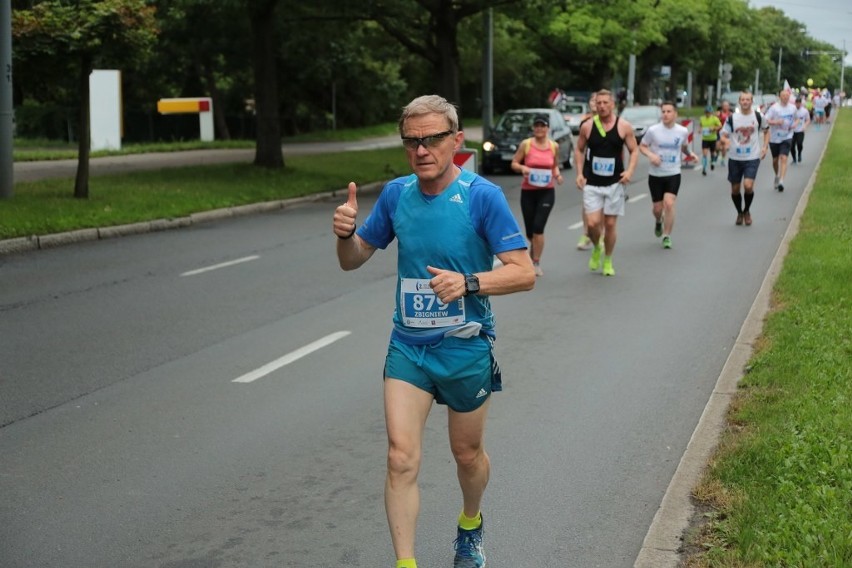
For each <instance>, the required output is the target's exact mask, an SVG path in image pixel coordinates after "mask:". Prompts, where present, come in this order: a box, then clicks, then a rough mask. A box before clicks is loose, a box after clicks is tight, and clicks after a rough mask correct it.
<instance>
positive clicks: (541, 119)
mask: <svg viewBox="0 0 852 568" xmlns="http://www.w3.org/2000/svg"><path fill="white" fill-rule="evenodd" d="M539 123H541V124H544V125H545V126H550V117H549V116H547V115H546V114H537V115H535V118H534V119H533V124H539Z"/></svg>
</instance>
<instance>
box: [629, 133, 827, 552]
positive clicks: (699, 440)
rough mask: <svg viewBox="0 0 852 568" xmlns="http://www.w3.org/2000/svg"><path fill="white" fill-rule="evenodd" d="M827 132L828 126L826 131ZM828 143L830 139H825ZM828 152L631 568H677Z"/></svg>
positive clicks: (798, 206)
mask: <svg viewBox="0 0 852 568" xmlns="http://www.w3.org/2000/svg"><path fill="white" fill-rule="evenodd" d="M832 128H833V125H832ZM829 139H831V133H829ZM827 149H828V143H826V144H825V146H823V149H822V153H821V154H820V156H819V160H817V166H816V167H815V168H814V172H813V174H811V177H810V179H809V180H808V183H807V185H806V186H805V190H804V191H803V192H802V197H801V198H800V199H799V203H798V204H797V205H796V210H795V211H794V212H793V217H792V219H790V225H789V226H788V227H787V231H786V232H785V233H784V237H783V238H782V239H781V243H780V244H779V245H778V250H777V251H776V252H775V256H774V257H773V259H772V263H771V264H770V265H769V269H768V270H767V272H766V276H765V277H764V279H763V283H762V284H761V286H760V290H758V292H757V296H756V297H755V299H754V303H752V305H751V309H750V310H749V312H748V315H747V316H746V319H745V321H744V322H743V325H742V327H741V328H740V332H739V334H738V335H737V339H736V341H735V342H734V346H733V348H732V349H731V353H730V354H729V355H728V359H727V360H726V361H725V365H724V367H722V372H721V374H720V375H719V378H718V379H717V381H716V386H715V387H714V389H713V393H712V394H711V395H710V399H709V400H708V401H707V405H706V406H705V407H704V412H702V413H701V418H700V419H699V420H698V425H697V426H696V427H695V430H694V431H693V433H692V437H691V438H690V440H689V443H688V444H687V446H686V451H684V453H683V456H681V460H680V463H679V464H678V467H677V470H675V474H674V476H673V477H672V480H671V482H670V483H669V486H668V488H667V489H666V493H665V495H664V496H663V500H662V502H661V503H660V508H659V509H657V512H656V514H655V515H654V519H653V521H651V526H650V527H649V529H648V532H647V534H646V535H645V540H644V541H643V543H642V548H641V549H640V550H639V555H638V556H637V557H636V561H635V563H634V564H633V567H634V568H678V566H680V564H681V557H680V553H681V548H682V546H683V539H684V533H685V531H686V530H687V529H688V528H689V524H690V521H691V519H692V516H693V515H694V513H695V508H694V507H693V505H692V490H693V489H694V488H695V486H696V485H698V483H699V482H700V481H701V477H702V475H703V474H704V471H705V468H706V465H707V463H708V462H709V461H710V458H711V457H712V455H713V452H715V451H716V447H717V446H718V443H719V438H720V436H721V434H722V431H723V430H724V429H725V427H726V425H727V413H728V408H729V406H730V403H731V399H732V398H733V397H734V395H735V394H736V392H737V385H738V383H739V381H740V379H741V378H742V377H743V371H744V369H745V367H746V365H747V364H748V362H749V360H750V359H751V357H752V354H753V353H754V342H755V341H756V340H757V338H758V337H760V334H761V333H762V332H763V322H764V320H765V319H766V315H767V314H768V313H769V311H770V309H771V307H772V306H771V300H772V290H773V288H774V287H775V282H776V281H777V280H778V275H779V274H780V273H781V269H782V268H783V266H784V259H785V257H786V256H787V251H788V250H789V248H790V241H792V240H793V238H794V237H795V236H796V234H798V232H799V223H800V221H801V218H802V214H803V213H804V211H805V209H806V208H807V205H808V199H809V198H810V195H811V191H812V190H813V186H814V181H815V180H816V176H817V173H818V172H819V164H820V163H821V162H822V158H823V156H825V152H826V150H827Z"/></svg>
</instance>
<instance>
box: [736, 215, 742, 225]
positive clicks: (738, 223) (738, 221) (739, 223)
mask: <svg viewBox="0 0 852 568" xmlns="http://www.w3.org/2000/svg"><path fill="white" fill-rule="evenodd" d="M742 224H743V214H742V213H737V225H742Z"/></svg>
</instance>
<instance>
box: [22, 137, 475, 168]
mask: <svg viewBox="0 0 852 568" xmlns="http://www.w3.org/2000/svg"><path fill="white" fill-rule="evenodd" d="M465 132H466V134H467V137H468V138H469V139H472V140H481V139H482V128H481V127H478V126H474V127H471V128H469V129H467V130H466V131H465ZM393 147H400V148H402V145H401V144H400V141H399V136H397V135H392V136H383V137H380V138H367V139H364V140H358V141H352V142H308V143H296V144H282V145H281V148H282V150H283V151H284V159H285V160H286V159H287V156H305V155H309V154H325V153H332V152H357V151H359V150H376V149H379V148H393ZM254 155H255V150H254V148H249V149H242V150H187V151H184V152H153V153H149V154H130V155H126V156H107V157H102V158H92V159H91V160H89V173H90V175H92V176H98V175H109V174H121V173H125V172H132V171H142V170H158V169H163V168H180V167H185V166H203V165H207V164H224V163H234V162H246V163H248V162H251V161H252V160H254ZM76 173H77V160H47V161H42V162H15V164H14V180H15V182H22V181H37V180H40V179H49V178H61V177H67V178H73V177H74V176H75V175H76Z"/></svg>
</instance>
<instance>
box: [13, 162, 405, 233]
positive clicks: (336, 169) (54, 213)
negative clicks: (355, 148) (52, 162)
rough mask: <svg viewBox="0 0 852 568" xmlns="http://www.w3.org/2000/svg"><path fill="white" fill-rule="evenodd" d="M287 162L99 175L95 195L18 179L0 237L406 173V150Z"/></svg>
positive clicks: (60, 183)
mask: <svg viewBox="0 0 852 568" xmlns="http://www.w3.org/2000/svg"><path fill="white" fill-rule="evenodd" d="M285 159H286V168H284V169H282V170H269V169H265V168H258V167H255V166H253V165H251V164H222V165H216V166H197V167H187V168H168V169H163V170H157V171H146V172H141V171H140V172H133V173H129V174H121V175H106V176H93V177H92V178H91V179H90V180H89V198H88V199H75V198H74V196H73V194H74V180H73V179H50V180H42V181H37V182H21V183H17V184H15V192H14V195H13V196H12V198H10V199H5V200H0V239H9V238H14V237H27V236H30V235H47V234H52V233H59V232H63V231H71V230H76V229H85V228H93V227H110V226H115V225H122V224H126V223H135V222H140V221H151V220H154V219H174V218H178V217H185V216H187V215H189V214H191V213H198V212H202V211H209V210H212V209H219V208H224V207H233V206H238V205H246V204H250V203H260V202H264V201H277V200H282V199H289V198H293V197H301V196H305V195H312V194H316V193H323V192H328V191H334V190H338V189H343V188H345V187H346V186H347V184H348V183H349V182H350V181H354V182H355V183H358V184H359V185H360V184H365V183H370V182H375V181H383V180H388V179H392V178H394V177H397V176H400V175H404V174H407V173H408V172H409V171H410V169H409V166H408V162H407V160H406V157H405V153H404V152H403V150H402V149H401V148H389V149H382V150H367V151H359V152H341V153H335V154H323V155H310V156H290V157H285Z"/></svg>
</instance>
